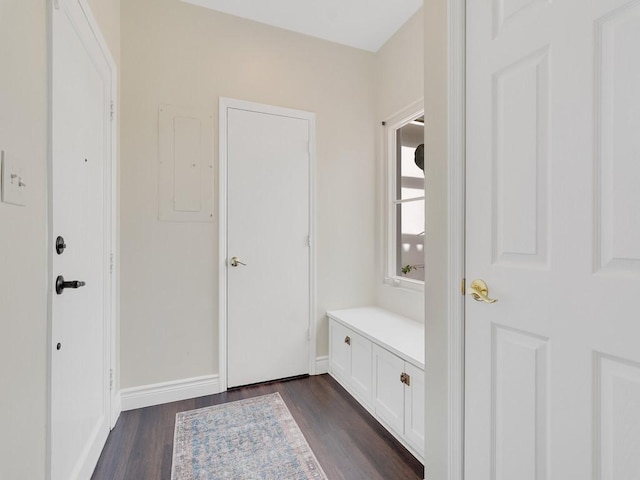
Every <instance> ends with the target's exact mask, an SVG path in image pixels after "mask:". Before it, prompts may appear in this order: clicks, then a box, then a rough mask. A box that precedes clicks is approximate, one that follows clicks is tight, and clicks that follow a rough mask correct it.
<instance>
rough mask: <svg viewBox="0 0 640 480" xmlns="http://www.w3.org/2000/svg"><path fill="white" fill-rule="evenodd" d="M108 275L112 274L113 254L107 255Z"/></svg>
mask: <svg viewBox="0 0 640 480" xmlns="http://www.w3.org/2000/svg"><path fill="white" fill-rule="evenodd" d="M109 273H113V253H112V254H110V255H109Z"/></svg>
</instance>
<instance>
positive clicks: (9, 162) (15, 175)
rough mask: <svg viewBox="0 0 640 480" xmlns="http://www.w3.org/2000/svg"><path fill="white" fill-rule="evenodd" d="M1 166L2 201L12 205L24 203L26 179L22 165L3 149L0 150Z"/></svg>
mask: <svg viewBox="0 0 640 480" xmlns="http://www.w3.org/2000/svg"><path fill="white" fill-rule="evenodd" d="M0 166H1V167H2V168H1V169H2V172H0V175H1V176H2V202H3V203H10V204H12V205H18V206H25V205H26V189H27V180H26V175H25V171H24V167H23V166H22V165H21V164H20V163H19V162H18V161H16V160H15V159H13V158H11V157H10V156H9V155H7V153H6V152H5V151H0Z"/></svg>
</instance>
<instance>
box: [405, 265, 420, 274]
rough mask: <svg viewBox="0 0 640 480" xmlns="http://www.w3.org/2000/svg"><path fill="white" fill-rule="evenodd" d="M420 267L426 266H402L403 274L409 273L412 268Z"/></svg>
mask: <svg viewBox="0 0 640 480" xmlns="http://www.w3.org/2000/svg"><path fill="white" fill-rule="evenodd" d="M419 268H424V265H405V266H404V267H402V274H403V275H408V274H409V273H410V272H411V271H412V270H418V269H419Z"/></svg>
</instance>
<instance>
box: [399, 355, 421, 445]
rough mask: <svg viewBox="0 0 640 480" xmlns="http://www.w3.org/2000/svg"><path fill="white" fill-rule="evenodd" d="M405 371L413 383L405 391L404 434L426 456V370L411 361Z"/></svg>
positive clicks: (406, 365)
mask: <svg viewBox="0 0 640 480" xmlns="http://www.w3.org/2000/svg"><path fill="white" fill-rule="evenodd" d="M404 371H405V372H406V373H408V374H409V376H410V377H411V385H410V386H407V387H405V391H404V411H405V423H404V435H405V438H406V440H407V442H409V444H410V445H411V446H412V447H413V448H414V449H416V451H417V452H418V453H419V454H420V455H422V456H424V372H423V371H422V370H420V369H419V368H417V367H414V366H413V365H411V364H410V363H405V366H404Z"/></svg>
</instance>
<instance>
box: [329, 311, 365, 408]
mask: <svg viewBox="0 0 640 480" xmlns="http://www.w3.org/2000/svg"><path fill="white" fill-rule="evenodd" d="M329 332H330V337H329V338H330V342H329V352H330V353H329V371H330V372H331V374H332V375H333V376H335V377H336V378H338V379H340V380H342V381H343V382H344V384H345V386H346V387H347V388H348V389H349V390H350V393H351V394H352V395H354V396H355V397H357V398H358V400H359V401H360V402H362V403H364V404H365V405H366V406H369V405H370V403H371V383H372V378H371V341H370V340H368V339H366V338H364V337H363V336H361V335H358V334H357V333H356V332H354V331H352V330H350V329H348V328H347V327H345V326H344V325H342V324H341V323H338V322H335V321H331V322H330V323H329Z"/></svg>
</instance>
